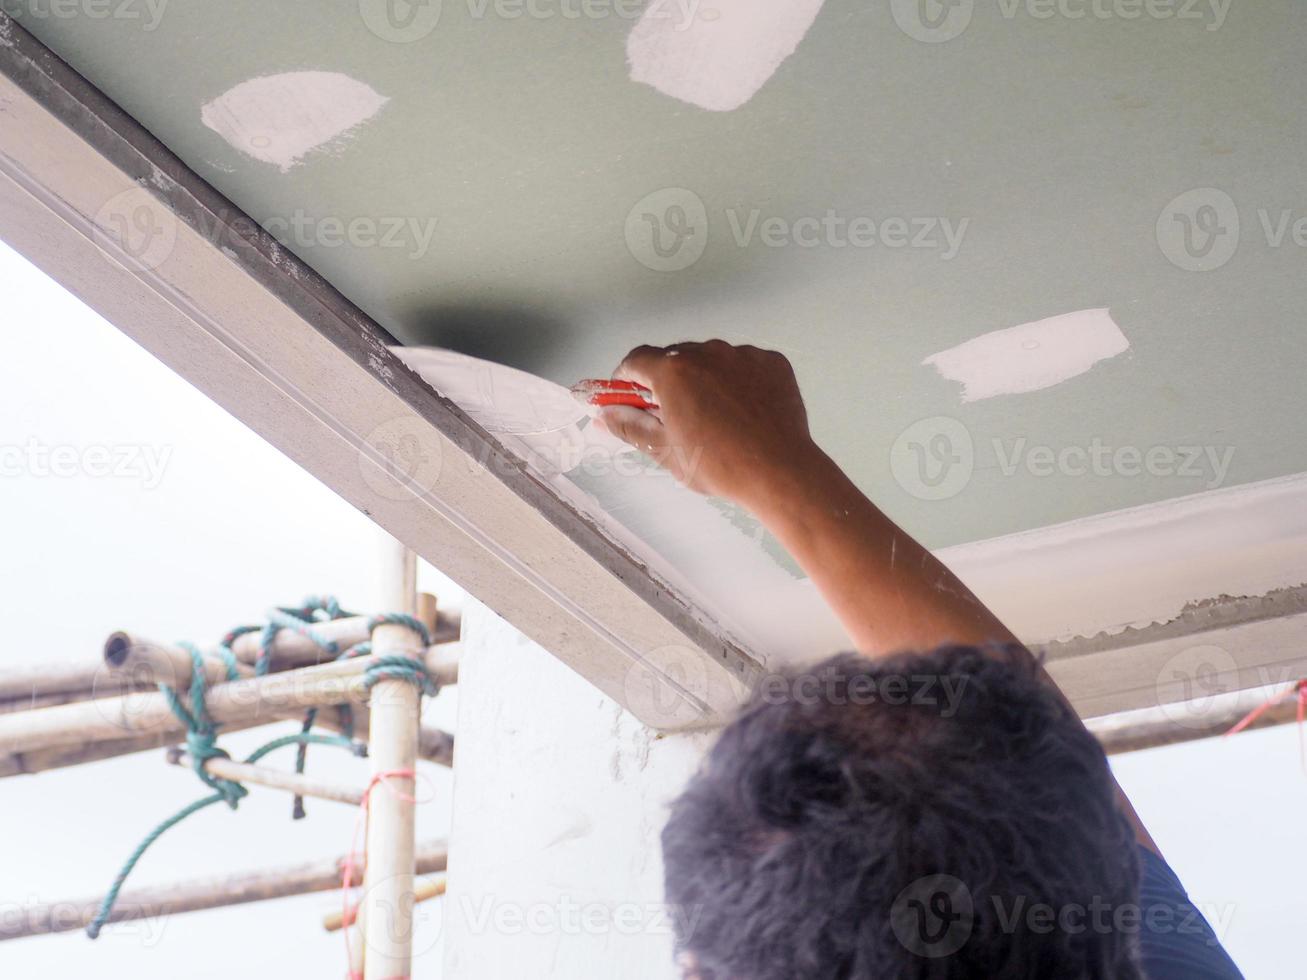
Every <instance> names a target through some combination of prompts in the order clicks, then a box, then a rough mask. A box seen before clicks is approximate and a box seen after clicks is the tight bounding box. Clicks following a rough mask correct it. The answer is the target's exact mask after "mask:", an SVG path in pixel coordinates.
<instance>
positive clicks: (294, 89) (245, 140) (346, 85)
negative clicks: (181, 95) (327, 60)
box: [200, 71, 390, 173]
mask: <svg viewBox="0 0 1307 980" xmlns="http://www.w3.org/2000/svg"><path fill="white" fill-rule="evenodd" d="M388 101H390V100H389V99H387V98H386V97H385V96H384V95H379V94H377V93H376V92H375V91H373V89H372V88H371V87H370V86H368V85H365V84H364V83H363V82H360V81H356V80H355V79H353V78H350V77H349V76H348V75H342V74H341V73H340V72H334V71H294V72H286V73H284V74H280V75H264V76H261V77H259V78H251V79H249V80H248V81H245V82H241V83H240V84H239V85H237V86H235V87H233V88H231V89H228V90H227V91H226V92H224V93H222V95H220V96H218V97H217V98H216V99H214V100H213V101H212V102H209V103H206V104H205V105H204V106H203V107H202V108H201V109H200V120H201V121H202V122H203V123H204V125H206V126H208V127H209V128H210V129H211V130H213V131H214V132H215V133H217V134H218V135H219V136H221V137H222V138H223V139H225V140H226V141H227V142H228V143H230V144H231V145H232V146H234V147H235V148H236V149H238V150H240V151H241V152H242V153H246V154H249V155H250V156H252V157H254V158H255V159H256V160H262V161H263V162H264V163H271V164H273V165H274V166H276V167H278V168H280V169H281V171H282V173H285V172H286V171H288V170H290V169H291V167H293V166H295V165H296V164H298V163H300V162H301V161H302V160H303V158H304V157H305V156H307V155H308V154H309V153H311V152H312V151H314V150H317V149H319V148H320V147H324V146H326V145H327V144H329V143H332V142H334V141H337V140H340V139H342V138H344V137H346V136H348V134H349V133H350V131H351V130H353V129H355V128H357V127H358V126H360V125H362V124H363V123H365V122H367V121H368V120H369V119H371V118H372V117H373V116H375V115H376V114H377V113H378V112H379V111H380V110H381V107H382V106H384V105H385V104H386V103H387V102H388Z"/></svg>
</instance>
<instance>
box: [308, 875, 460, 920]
mask: <svg viewBox="0 0 1307 980" xmlns="http://www.w3.org/2000/svg"><path fill="white" fill-rule="evenodd" d="M420 873H421V872H419V874H420ZM443 894H445V879H444V878H423V879H422V880H421V881H419V882H417V883H416V884H415V885H414V886H413V902H414V903H415V904H416V903H419V902H429V901H431V899H433V898H439V897H440V896H441V895H443ZM358 911H359V910H358V906H354V907H353V908H351V909H350V910H349V914H348V915H346V914H345V912H344V911H343V910H340V909H337V910H336V911H334V912H328V913H327V914H326V915H324V916H323V917H322V928H324V929H326V930H327V932H339V931H340V929H341V928H342V926H352V925H353V924H354V923H355V921H356V920H357V919H358Z"/></svg>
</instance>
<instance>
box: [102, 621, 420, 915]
mask: <svg viewBox="0 0 1307 980" xmlns="http://www.w3.org/2000/svg"><path fill="white" fill-rule="evenodd" d="M351 615H353V614H352V613H347V612H344V611H343V610H342V609H341V608H340V604H339V603H338V602H336V600H335V599H334V598H332V597H330V596H326V597H321V598H318V597H311V598H309V599H306V600H305V601H304V604H303V605H302V606H300V607H296V608H289V607H278V608H276V609H274V610H272V612H270V613H269V615H268V625H267V626H264V627H259V626H238V627H237V628H236V629H234V630H232V631H231V632H229V633H227V634H226V635H225V636H224V637H223V639H222V641H221V643H220V644H219V645H218V651H217V652H218V656H219V657H220V658H221V660H222V662H223V665H224V667H225V668H226V670H225V675H226V677H227V679H228V680H229V681H234V680H236V679H238V678H239V677H240V673H239V671H238V669H237V661H236V655H235V653H234V651H233V649H232V645H233V644H234V643H235V642H236V640H237V638H238V637H240V636H243V635H245V634H247V633H255V632H260V633H261V636H260V651H259V660H258V663H257V665H256V667H255V672H256V673H257V674H262V673H266V671H267V669H268V659H269V657H268V655H269V653H270V651H271V648H272V643H273V641H274V640H275V638H276V635H277V632H278V630H280V629H292V630H295V631H296V632H299V633H301V634H303V635H304V636H307V637H309V639H311V640H312V641H313V642H314V643H315V644H316V645H317V646H319V647H321V648H322V649H323V651H324V652H327V653H331V654H335V655H336V659H337V660H346V659H350V658H353V657H362V656H368V655H370V654H371V652H372V644H371V643H369V642H367V641H364V642H362V643H356V644H355V645H354V646H352V647H350V648H349V649H347V650H345V651H344V652H343V653H338V652H337V645H336V644H335V643H333V642H332V641H330V640H327V639H326V638H324V637H322V636H321V635H319V634H317V633H316V632H315V631H314V630H313V629H312V625H311V624H312V623H314V622H325V621H329V620H332V619H340V618H342V617H346V616H351ZM383 623H390V624H395V625H401V626H406V627H408V628H409V629H411V630H413V631H414V632H416V633H417V634H418V635H419V636H420V637H422V642H423V646H429V645H430V643H431V637H430V634H429V633H428V632H427V629H426V626H424V625H423V624H422V622H421V621H420V620H417V619H415V618H413V617H412V616H408V615H406V614H404V613H385V614H383V615H380V616H375V617H373V618H372V619H371V620H369V621H368V629H369V632H371V630H373V629H375V628H376V627H377V626H379V625H381V624H383ZM180 646H181V647H182V649H184V650H186V652H187V653H188V654H190V658H191V685H190V689H189V692H188V693H189V699H190V704H189V705H187V703H186V702H185V701H184V700H183V699H182V697H181V695H180V694H179V693H178V692H177V691H175V690H173V689H172V688H171V687H169V686H167V685H166V684H160V685H159V690H160V691H161V692H162V693H163V696H164V697H165V698H166V699H167V702H168V707H169V708H171V709H172V712H173V714H175V715H176V716H177V718H178V719H179V720H180V721H181V722H182V724H183V725H185V726H186V750H187V753H188V754H189V755H190V757H191V767H192V768H193V769H194V770H195V774H196V775H197V776H199V778H200V779H201V780H202V781H203V782H204V784H205V785H206V786H208V787H210V788H211V789H212V790H213V791H214V792H213V793H212V794H211V795H209V796H206V797H203V798H202V799H199V800H196V801H195V802H194V803H191V804H189V805H187V806H185V807H183V808H182V809H180V810H178V811H177V812H176V813H174V814H173V815H172V816H170V817H168V818H167V819H166V820H164V821H163V822H162V823H160V824H159V825H158V826H157V827H155V828H154V829H153V830H151V831H150V832H149V833H148V834H146V835H145V838H144V840H142V841H141V842H140V843H139V844H137V845H136V848H135V849H134V850H133V851H132V853H131V854H130V855H129V856H128V858H127V860H126V862H124V864H123V866H122V868H121V869H120V870H119V871H118V874H117V875H116V876H115V877H114V880H113V883H112V884H111V885H110V886H109V890H108V892H107V893H106V894H105V896H104V900H103V901H102V902H101V903H100V908H99V911H98V912H97V913H96V916H95V918H94V919H93V920H92V921H91V923H90V925H88V926H87V927H86V934H87V935H88V936H90V937H91V938H92V939H95V938H96V937H97V936H99V935H100V930H101V929H103V928H104V925H105V923H106V922H108V921H109V917H110V915H111V914H112V912H113V907H114V904H115V903H116V902H117V901H118V894H119V892H120V891H121V890H122V886H123V883H124V882H126V880H127V877H128V876H129V875H130V874H131V873H132V870H133V869H134V868H135V867H136V864H137V862H139V861H140V859H141V857H142V856H143V855H144V854H145V852H146V851H147V850H149V848H150V846H151V845H152V844H153V843H154V842H155V841H156V840H158V839H159V838H160V837H161V836H163V834H165V833H166V832H167V831H168V830H170V829H171V828H173V827H175V826H176V825H177V824H179V823H181V822H182V821H183V820H185V819H186V818H187V817H189V816H191V815H192V814H195V813H198V812H199V811H201V810H203V809H205V808H206V807H210V806H212V805H213V804H215V803H226V804H227V805H228V806H229V807H230V808H231V809H233V810H235V809H237V807H238V806H239V804H240V801H241V800H242V799H244V798H245V797H246V796H248V795H249V790H247V789H246V788H245V787H244V786H243V785H241V784H240V783H239V782H236V781H235V780H231V779H222V778H220V777H217V776H214V775H212V774H211V773H209V772H208V771H207V770H206V769H205V768H204V764H205V763H206V762H208V760H210V759H213V758H218V757H222V758H230V756H229V755H228V754H227V753H226V752H225V751H223V750H222V749H220V748H218V746H217V735H218V732H217V726H216V725H215V724H214V722H213V719H212V718H211V717H210V715H209V710H208V707H207V705H206V704H205V700H204V695H205V692H206V690H207V689H208V675H207V673H206V670H205V667H206V665H205V661H204V654H202V653H201V652H200V651H199V650H198V649H197V648H196V647H194V646H192V645H191V644H189V643H183V644H180ZM382 679H393V680H403V681H406V682H408V683H410V684H413V685H414V686H416V687H418V688H419V689H420V690H421V691H422V692H423V693H424V694H428V695H434V694H436V693H437V691H438V690H439V686H438V685H437V684H436V682H435V681H434V680H433V679H432V677H431V676H430V674H428V673H427V670H426V667H425V665H424V664H423V663H422V661H420V660H418V659H416V658H414V657H410V656H404V655H399V654H395V655H390V656H385V657H378V658H377V660H376V662H375V663H373V664H369V665H368V667H367V669H366V670H365V671H364V672H363V685H364V688H365V689H366V690H369V691H370V690H372V686H373V685H374V684H376V683H377V682H378V681H380V680H382ZM343 708H344V712H345V729H346V731H345V733H344V734H341V735H317V734H314V733H312V732H311V731H310V729H311V728H312V727H313V723H314V721H315V720H316V718H317V709H316V708H314V709H311V710H310V711H309V712H308V713H307V714H306V715H305V718H304V724H303V726H302V728H301V730H300V731H299V732H298V733H296V734H293V735H283V736H281V737H279V738H274V739H272V740H271V741H269V742H265V743H264V744H263V745H261V746H259V747H258V748H257V749H255V750H254V751H253V752H251V753H250V754H249V755H248V756H246V757H245V762H246V763H249V764H252V763H255V762H257V761H259V760H260V759H262V758H263V757H264V756H265V755H267V754H268V753H270V752H273V751H276V750H277V749H280V748H285V747H286V746H289V745H294V746H296V747H297V751H296V768H295V771H296V772H297V773H303V771H304V756H305V750H306V749H307V748H308V746H309V745H331V746H335V747H337V748H347V749H350V750H351V751H353V752H354V753H355V754H356V755H364V754H366V747H365V746H363V745H362V743H359V742H356V741H355V740H354V738H353V729H354V723H353V716H352V714H351V713H349V706H348V705H344V706H343ZM295 803H296V805H295V810H294V816H295V818H296V819H298V818H299V817H302V816H303V815H304V810H303V800H302V798H301V797H299V796H297V797H296V798H295Z"/></svg>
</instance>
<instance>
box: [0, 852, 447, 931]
mask: <svg viewBox="0 0 1307 980" xmlns="http://www.w3.org/2000/svg"><path fill="white" fill-rule="evenodd" d="M448 857H449V851H448V848H447V847H446V845H445V842H444V841H427V842H425V843H423V844H422V845H421V846H419V847H418V848H417V854H416V865H417V868H418V871H419V873H421V874H434V873H436V872H439V871H444V870H445V866H446V864H447V863H448ZM363 867H364V860H363V859H362V858H359V859H358V860H357V861H356V862H355V874H356V875H358V874H360V873H361V872H362V871H363ZM343 870H344V858H343V857H342V858H332V859H327V860H318V861H311V862H308V863H305V864H297V865H291V866H288V867H283V868H276V869H272V870H262V869H261V870H258V871H248V872H243V873H240V874H235V875H222V876H219V877H209V878H197V879H192V880H189V881H181V882H176V883H174V884H171V885H159V886H146V887H142V888H137V889H132V890H129V891H124V892H123V893H122V895H120V896H119V898H118V902H117V904H116V905H115V906H114V909H113V912H112V913H111V914H110V916H109V921H110V922H126V921H130V920H134V919H148V918H153V917H156V916H168V915H177V914H179V913H182V912H199V911H203V910H205V909H214V908H221V907H224V906H228V905H244V904H246V903H249V902H262V901H265V900H267V899H273V898H286V897H289V896H291V895H308V894H312V893H314V892H327V891H332V890H334V889H338V888H340V887H341V877H342V874H343ZM350 884H351V885H357V884H358V880H357V879H356V880H354V881H352V882H350ZM102 897H103V896H100V895H97V896H96V897H94V898H87V899H77V900H73V901H67V902H50V903H43V904H40V905H29V906H27V907H26V908H17V909H16V908H13V907H8V908H6V909H5V911H3V912H0V940H5V939H21V938H22V937H24V936H37V935H46V934H49V933H55V932H72V931H74V930H77V929H83V928H85V927H86V925H87V924H88V923H90V921H91V920H92V919H94V918H95V915H96V913H97V912H98V911H99V909H100V901H101V899H102Z"/></svg>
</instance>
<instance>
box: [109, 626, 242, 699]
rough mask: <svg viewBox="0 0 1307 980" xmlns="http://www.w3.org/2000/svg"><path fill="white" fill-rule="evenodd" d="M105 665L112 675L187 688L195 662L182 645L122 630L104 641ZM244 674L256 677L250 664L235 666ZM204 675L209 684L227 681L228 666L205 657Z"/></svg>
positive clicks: (218, 660)
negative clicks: (149, 638) (161, 641)
mask: <svg viewBox="0 0 1307 980" xmlns="http://www.w3.org/2000/svg"><path fill="white" fill-rule="evenodd" d="M104 665H105V668H106V669H107V671H108V672H109V674H110V675H111V676H114V677H124V678H128V679H130V680H131V681H133V682H138V683H140V682H143V683H146V684H166V685H167V686H168V687H172V688H176V689H177V690H184V689H185V688H186V687H188V686H190V683H191V673H192V668H193V662H192V660H191V655H190V654H189V653H187V652H186V651H185V650H183V649H182V648H181V647H177V646H171V645H169V644H166V643H153V642H151V641H149V640H146V639H143V638H140V637H136V636H133V635H132V634H130V633H124V632H122V631H119V632H116V633H110V634H109V638H108V639H107V640H105V641H104ZM236 672H237V673H238V674H239V675H240V676H241V677H253V676H254V668H253V667H251V666H250V665H249V664H245V663H240V664H237V665H236ZM204 677H205V679H206V680H207V681H208V682H209V683H210V684H221V683H223V681H225V680H227V665H226V664H225V663H224V662H223V661H222V660H220V659H219V658H218V657H216V656H206V657H205V658H204Z"/></svg>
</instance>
